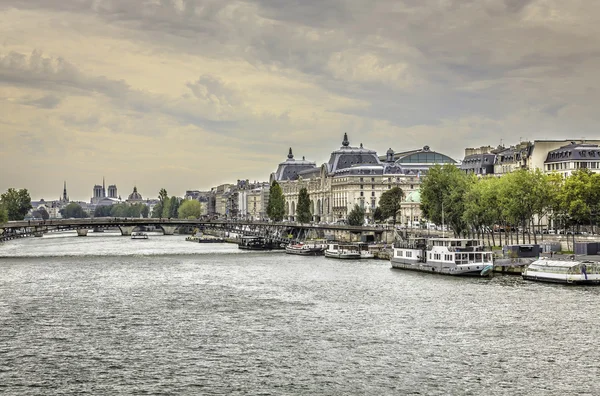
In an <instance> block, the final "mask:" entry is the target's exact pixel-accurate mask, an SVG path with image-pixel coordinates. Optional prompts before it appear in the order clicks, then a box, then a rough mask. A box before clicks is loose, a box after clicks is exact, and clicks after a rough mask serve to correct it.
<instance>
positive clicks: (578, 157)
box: [544, 142, 600, 163]
mask: <svg viewBox="0 0 600 396" xmlns="http://www.w3.org/2000/svg"><path fill="white" fill-rule="evenodd" d="M585 160H596V161H598V160H600V147H599V146H598V145H597V144H585V143H575V142H572V143H571V144H569V145H566V146H563V147H560V148H558V149H556V150H552V151H549V152H548V156H547V157H546V161H544V162H545V163H549V162H564V161H585Z"/></svg>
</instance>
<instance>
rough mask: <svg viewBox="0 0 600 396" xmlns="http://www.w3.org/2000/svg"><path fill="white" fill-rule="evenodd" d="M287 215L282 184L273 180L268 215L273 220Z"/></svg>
mask: <svg viewBox="0 0 600 396" xmlns="http://www.w3.org/2000/svg"><path fill="white" fill-rule="evenodd" d="M284 215H285V198H284V197H283V191H282V190H281V186H280V185H279V183H277V181H276V180H273V183H272V184H271V188H270V189H269V203H268V204H267V216H269V218H270V219H271V220H273V221H281V220H283V216H284Z"/></svg>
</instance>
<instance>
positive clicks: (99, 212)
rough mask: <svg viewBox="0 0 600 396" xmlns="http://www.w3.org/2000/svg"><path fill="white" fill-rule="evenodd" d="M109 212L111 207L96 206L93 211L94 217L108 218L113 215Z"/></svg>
mask: <svg viewBox="0 0 600 396" xmlns="http://www.w3.org/2000/svg"><path fill="white" fill-rule="evenodd" d="M111 210H112V206H96V209H94V217H110V216H111V215H113V214H112V212H111Z"/></svg>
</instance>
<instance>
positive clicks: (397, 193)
mask: <svg viewBox="0 0 600 396" xmlns="http://www.w3.org/2000/svg"><path fill="white" fill-rule="evenodd" d="M403 198H404V191H402V189H401V188H400V187H393V188H391V189H389V190H387V191H385V192H384V193H383V194H381V198H379V208H380V210H381V214H382V215H383V218H384V219H388V218H390V217H391V218H393V222H394V224H396V216H397V215H398V211H399V210H400V205H401V204H402V199H403Z"/></svg>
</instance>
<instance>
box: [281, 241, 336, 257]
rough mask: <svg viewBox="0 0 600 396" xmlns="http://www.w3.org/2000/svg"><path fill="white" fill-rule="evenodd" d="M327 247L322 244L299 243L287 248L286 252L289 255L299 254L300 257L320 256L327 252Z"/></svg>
mask: <svg viewBox="0 0 600 396" xmlns="http://www.w3.org/2000/svg"><path fill="white" fill-rule="evenodd" d="M325 246H326V245H324V244H322V243H320V242H313V241H308V242H299V243H295V244H290V245H288V246H286V247H285V252H286V253H287V254H297V255H300V256H320V255H322V254H323V252H324V251H325Z"/></svg>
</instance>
